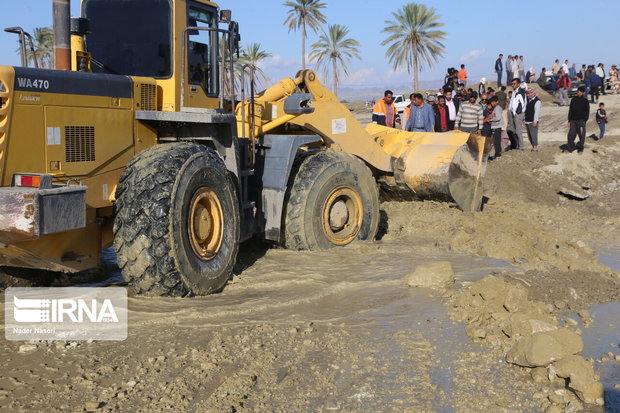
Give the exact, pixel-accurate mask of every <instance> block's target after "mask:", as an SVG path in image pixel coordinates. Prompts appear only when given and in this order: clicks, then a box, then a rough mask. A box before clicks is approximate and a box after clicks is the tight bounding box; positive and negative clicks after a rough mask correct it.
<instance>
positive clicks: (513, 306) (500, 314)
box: [453, 276, 604, 409]
mask: <svg viewBox="0 0 620 413" xmlns="http://www.w3.org/2000/svg"><path fill="white" fill-rule="evenodd" d="M453 308H454V311H453V315H454V317H455V318H457V319H458V320H459V321H462V322H464V323H465V324H466V325H467V327H466V332H467V334H468V336H469V337H471V338H472V339H474V340H476V341H479V342H481V343H483V344H486V345H488V346H491V347H493V348H495V349H497V350H498V351H499V352H501V354H505V357H506V361H507V362H509V363H512V364H516V365H519V366H522V367H526V368H534V369H535V368H539V369H542V368H544V369H546V373H547V374H544V372H543V374H540V373H541V372H540V371H536V372H534V371H532V376H533V378H535V380H536V381H538V382H539V383H540V384H541V392H542V395H543V396H545V395H546V397H544V398H543V400H542V401H541V409H546V408H550V406H552V405H555V406H558V407H559V406H561V407H562V408H565V407H567V406H568V405H570V404H572V405H573V406H575V405H577V404H580V403H587V404H597V405H602V404H603V403H604V401H603V386H602V385H601V383H600V382H599V381H598V377H597V376H596V375H595V374H594V369H593V367H592V363H591V362H588V361H586V360H585V359H584V358H583V357H582V356H580V355H579V353H580V352H581V351H582V350H583V342H582V339H581V336H580V334H579V333H578V332H577V331H574V330H572V329H570V328H567V327H561V326H560V323H559V322H558V320H557V319H556V318H555V317H554V316H553V315H551V314H550V308H549V307H548V306H547V305H545V304H544V303H543V302H540V301H531V300H529V299H528V292H527V289H526V288H524V287H523V286H521V285H514V284H510V283H507V282H506V281H504V280H502V279H501V278H498V277H493V276H488V277H485V278H483V279H482V280H480V281H477V282H475V283H474V284H472V285H471V286H469V287H468V288H467V289H465V290H463V291H460V292H459V293H457V294H456V295H455V296H454V298H453ZM564 379H568V380H566V382H565V381H564ZM565 386H567V387H568V389H570V390H573V391H574V393H575V394H576V396H575V394H573V393H570V392H566V391H565V390H566V389H565V388H564V387H565ZM541 398H542V397H541ZM577 398H578V399H579V400H577Z"/></svg>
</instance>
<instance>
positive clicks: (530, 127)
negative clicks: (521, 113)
mask: <svg viewBox="0 0 620 413" xmlns="http://www.w3.org/2000/svg"><path fill="white" fill-rule="evenodd" d="M526 94H527V104H526V105H525V127H526V129H527V137H528V138H529V140H530V143H531V144H532V151H534V152H538V121H539V119H540V107H541V103H540V99H538V97H537V96H536V91H535V90H534V89H533V88H531V87H529V88H527V91H526Z"/></svg>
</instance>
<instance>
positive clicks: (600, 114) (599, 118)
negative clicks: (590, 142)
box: [596, 102, 607, 141]
mask: <svg viewBox="0 0 620 413" xmlns="http://www.w3.org/2000/svg"><path fill="white" fill-rule="evenodd" d="M596 123H598V128H599V131H600V134H599V137H598V140H599V141H600V140H601V139H603V138H604V137H605V124H606V123H607V112H606V111H605V104H604V103H603V102H601V103H599V104H598V110H597V111H596Z"/></svg>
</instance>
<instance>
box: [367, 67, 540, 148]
mask: <svg viewBox="0 0 620 413" xmlns="http://www.w3.org/2000/svg"><path fill="white" fill-rule="evenodd" d="M511 84H512V87H513V90H512V91H509V92H508V93H507V92H506V87H505V86H502V87H500V88H499V90H497V91H496V90H495V89H493V88H492V87H488V88H485V89H484V90H478V91H475V90H473V89H472V88H466V87H465V84H463V83H458V85H457V86H456V88H454V86H455V85H454V84H451V83H450V84H446V85H445V86H444V87H442V88H441V89H440V90H439V91H438V93H437V95H429V96H428V97H427V98H426V99H425V98H424V96H423V95H422V94H421V93H412V94H411V95H410V100H411V104H410V105H409V106H408V107H406V108H405V110H404V112H403V116H402V117H403V119H402V120H401V119H400V115H399V114H398V112H397V110H396V108H395V107H394V104H393V103H392V101H393V96H394V95H393V93H392V91H390V90H386V91H385V93H384V97H383V99H379V100H378V101H377V102H376V103H375V105H374V107H373V115H372V121H373V122H374V123H377V124H380V125H386V126H390V127H396V125H397V124H398V123H401V124H402V126H403V129H405V130H407V131H412V132H449V131H452V130H456V131H462V132H469V133H476V134H480V135H483V136H485V137H487V138H488V139H492V140H493V145H494V148H495V154H494V155H493V156H492V158H495V157H499V156H501V153H502V152H503V151H505V150H509V149H518V150H524V149H525V147H524V133H527V136H528V139H529V141H530V143H531V145H532V150H533V151H538V120H539V117H540V108H541V102H540V100H539V99H538V97H537V96H536V91H535V90H534V89H532V88H529V89H528V88H526V87H525V86H524V85H525V84H522V83H521V81H520V80H519V79H518V78H514V79H513V80H512V82H511ZM506 137H507V139H505V138H506ZM504 141H508V142H509V144H508V145H505V144H503V142H504Z"/></svg>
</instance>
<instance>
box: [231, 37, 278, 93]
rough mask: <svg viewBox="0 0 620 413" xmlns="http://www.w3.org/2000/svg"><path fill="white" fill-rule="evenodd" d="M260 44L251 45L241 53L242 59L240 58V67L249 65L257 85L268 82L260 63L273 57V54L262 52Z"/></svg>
mask: <svg viewBox="0 0 620 413" xmlns="http://www.w3.org/2000/svg"><path fill="white" fill-rule="evenodd" d="M260 47H261V45H260V43H250V44H248V45H247V46H246V47H244V48H243V50H242V51H241V57H240V58H239V65H240V66H241V65H247V66H249V67H250V68H251V69H253V70H254V74H255V79H256V83H257V84H259V85H260V84H261V83H263V82H265V81H267V80H268V78H267V76H266V75H265V72H264V71H263V69H261V68H260V63H261V62H262V61H263V60H265V59H267V58H269V57H271V56H272V55H271V53H269V52H266V51H264V50H261V48H260Z"/></svg>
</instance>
